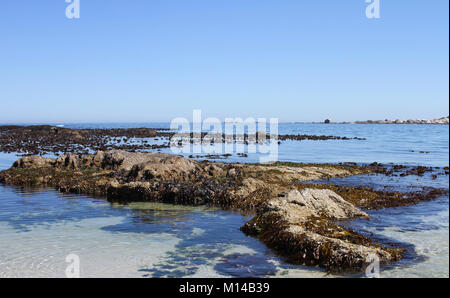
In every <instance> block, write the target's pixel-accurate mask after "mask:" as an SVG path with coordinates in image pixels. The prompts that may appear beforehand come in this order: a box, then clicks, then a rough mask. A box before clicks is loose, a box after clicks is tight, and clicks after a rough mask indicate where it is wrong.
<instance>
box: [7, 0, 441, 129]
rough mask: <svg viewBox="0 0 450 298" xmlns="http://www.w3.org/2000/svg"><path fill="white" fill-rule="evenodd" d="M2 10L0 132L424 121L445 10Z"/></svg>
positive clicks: (388, 0) (324, 3)
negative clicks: (370, 13) (58, 126)
mask: <svg viewBox="0 0 450 298" xmlns="http://www.w3.org/2000/svg"><path fill="white" fill-rule="evenodd" d="M380 1H381V19H367V18H366V16H365V8H366V5H367V4H366V3H365V1H364V0H320V1H318V0H270V1H269V0H226V1H225V0H127V1H125V0H121V1H120V0H80V3H81V18H80V19H78V20H69V19H67V18H66V16H65V8H66V6H67V4H66V3H65V1H64V0H21V1H18V0H2V1H1V2H0V123H12V122H151V121H170V120H171V119H172V118H174V117H188V118H191V117H192V110H193V109H202V111H203V115H204V116H216V117H220V118H224V117H238V116H241V117H250V116H253V117H278V118H280V121H321V120H323V119H325V118H328V117H329V118H332V119H333V120H337V121H344V120H365V119H384V118H391V119H395V118H400V119H408V118H434V117H441V116H447V115H448V114H449V113H448V111H449V103H448V98H449V85H448V80H449V60H448V59H449V57H448V54H449V38H448V35H449V27H448V26H449V25H448V24H449V15H448V13H449V7H448V6H449V2H448V0H433V1H424V0H408V1H407V0H380Z"/></svg>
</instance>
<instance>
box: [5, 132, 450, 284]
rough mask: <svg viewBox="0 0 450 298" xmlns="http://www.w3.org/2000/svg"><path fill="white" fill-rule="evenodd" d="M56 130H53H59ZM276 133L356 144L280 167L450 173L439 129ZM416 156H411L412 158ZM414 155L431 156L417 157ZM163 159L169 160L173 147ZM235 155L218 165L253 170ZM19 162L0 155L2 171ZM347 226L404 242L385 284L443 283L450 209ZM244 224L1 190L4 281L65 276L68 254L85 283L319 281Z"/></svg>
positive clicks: (433, 206) (436, 204) (417, 210)
mask: <svg viewBox="0 0 450 298" xmlns="http://www.w3.org/2000/svg"><path fill="white" fill-rule="evenodd" d="M55 124H56V123H55ZM65 127H71V128H113V127H121V128H127V127H160V128H168V127H169V124H168V123H133V124H66V125H65ZM279 133H280V134H311V135H336V136H346V137H360V138H366V140H364V141H360V140H350V141H342V140H330V141H301V142H298V141H284V142H282V143H281V144H280V146H279V148H278V159H279V160H281V161H296V162H320V163H325V162H327V163H328V162H331V163H338V162H358V163H371V162H374V161H376V162H381V163H391V162H392V163H396V164H412V165H427V166H439V167H443V166H448V165H449V126H445V125H349V124H346V125H343V124H342V125H341V124H332V125H324V124H293V123H292V124H291V123H282V124H280V125H279ZM413 151H414V152H413ZM419 151H424V152H429V153H428V154H426V153H419ZM163 152H170V150H169V149H165V150H163ZM260 155H261V154H250V155H249V157H248V158H242V157H239V156H237V155H234V154H233V155H232V156H231V157H230V158H228V159H225V160H221V161H224V162H241V163H245V162H255V161H258V158H259V157H260ZM17 158H18V157H17V156H16V155H15V154H2V153H0V169H7V168H9V167H10V166H11V164H12V163H13V161H15V160H16V159H17ZM333 182H334V183H342V184H351V185H370V186H374V187H379V188H382V187H384V186H386V185H387V186H389V188H391V189H405V188H411V187H412V188H414V187H418V186H423V185H428V186H434V187H443V188H447V189H448V187H449V180H448V176H439V177H438V179H436V180H432V179H431V177H429V176H427V175H425V176H424V177H416V176H409V177H404V178H398V177H384V176H358V177H349V178H344V179H334V180H333ZM369 213H370V215H371V219H370V220H355V221H351V222H349V223H348V225H350V226H351V227H352V228H354V229H357V230H358V231H360V232H361V233H373V234H374V235H375V237H376V238H377V240H378V241H380V242H383V241H386V242H392V241H395V242H400V243H402V244H403V246H404V247H407V248H408V253H407V255H406V258H405V259H404V260H402V261H400V262H398V263H395V264H392V265H390V266H386V267H382V272H381V276H382V277H432V276H438V277H448V276H449V201H448V197H447V196H445V197H441V198H438V199H437V200H435V201H432V202H426V203H421V204H418V205H416V206H410V207H401V208H390V209H385V210H379V211H370V212H369ZM249 218H250V217H246V216H242V215H241V214H239V213H233V212H229V211H222V210H217V209H209V208H199V207H186V206H173V205H166V204H159V203H131V204H128V205H119V204H110V203H108V202H107V201H106V200H104V199H101V198H92V197H86V196H76V195H67V194H61V193H59V192H57V191H55V190H53V189H36V188H33V189H23V188H17V187H10V186H2V185H0V277H65V270H66V267H67V265H68V263H66V262H65V258H66V256H67V255H68V254H77V255H79V257H80V264H81V276H83V277H152V276H153V277H221V276H224V277H227V276H228V277H230V276H231V277H232V276H236V277H249V276H252V277H253V276H257V277H271V276H274V277H276V276H286V277H320V276H327V275H326V273H325V272H323V271H322V270H319V269H316V268H308V267H303V266H293V265H289V264H286V263H285V262H283V260H280V259H279V258H278V257H277V256H276V255H275V254H273V253H272V252H271V251H270V250H269V249H267V248H266V247H265V246H264V245H263V244H261V243H260V242H259V241H257V240H256V239H254V238H251V237H246V236H245V235H244V234H243V233H241V232H240V230H239V227H240V226H242V225H243V224H244V223H245V222H246V221H247V220H248V219H249Z"/></svg>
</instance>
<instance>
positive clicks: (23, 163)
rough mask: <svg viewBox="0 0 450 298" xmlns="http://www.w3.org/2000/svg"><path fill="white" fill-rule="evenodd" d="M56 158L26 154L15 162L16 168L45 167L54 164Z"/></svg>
mask: <svg viewBox="0 0 450 298" xmlns="http://www.w3.org/2000/svg"><path fill="white" fill-rule="evenodd" d="M54 163H55V160H53V159H51V158H45V157H42V156H26V157H22V158H21V159H19V160H17V161H16V162H14V164H13V167H14V168H21V169H38V168H43V167H50V166H53V165H54Z"/></svg>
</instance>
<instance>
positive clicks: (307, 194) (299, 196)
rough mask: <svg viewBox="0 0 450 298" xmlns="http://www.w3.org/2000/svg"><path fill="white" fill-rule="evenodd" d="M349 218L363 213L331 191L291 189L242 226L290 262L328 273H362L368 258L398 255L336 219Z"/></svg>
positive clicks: (385, 259) (363, 215)
mask: <svg viewBox="0 0 450 298" xmlns="http://www.w3.org/2000/svg"><path fill="white" fill-rule="evenodd" d="M354 217H368V215H367V214H366V213H365V212H363V211H360V210H359V209H358V208H356V207H355V206H353V205H352V204H350V203H348V202H346V201H345V200H344V199H343V198H342V197H340V196H339V195H338V194H336V193H334V192H333V191H331V190H321V189H304V190H302V191H300V192H299V191H297V190H292V191H290V192H289V193H288V194H286V195H285V196H279V197H277V198H274V199H272V200H270V201H269V202H267V204H266V206H265V207H264V208H262V209H261V210H260V211H259V212H258V215H257V216H256V217H255V218H253V219H252V220H250V221H249V222H247V223H246V224H245V225H244V226H243V227H242V228H241V230H242V231H243V232H244V233H246V234H247V235H251V236H256V237H258V238H259V239H260V240H261V241H263V242H264V243H265V244H267V245H268V246H269V247H270V248H272V249H274V250H275V251H276V252H277V253H278V254H280V255H281V256H283V257H285V258H286V259H287V261H289V262H291V263H296V264H302V265H310V266H320V267H322V268H325V269H327V270H328V271H331V272H357V271H362V270H364V269H365V268H366V266H367V265H369V260H370V258H369V257H371V256H377V257H378V258H379V259H380V262H384V263H386V262H390V261H394V260H398V259H400V258H401V253H402V250H400V249H395V248H388V247H384V246H381V245H377V244H375V243H373V242H372V241H371V240H370V239H369V238H367V237H364V236H361V235H359V234H357V233H355V232H353V231H348V230H345V229H344V228H342V227H340V226H339V225H338V224H336V223H335V221H336V220H343V219H350V218H354Z"/></svg>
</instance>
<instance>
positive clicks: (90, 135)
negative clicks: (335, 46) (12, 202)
mask: <svg viewBox="0 0 450 298" xmlns="http://www.w3.org/2000/svg"><path fill="white" fill-rule="evenodd" d="M174 135H175V133H174V132H172V131H169V130H168V129H160V128H127V129H70V128H64V127H57V126H50V125H35V126H17V125H7V126H0V152H7V153H10V152H19V153H22V154H24V155H45V154H47V153H53V154H56V155H59V154H67V153H75V154H88V153H91V152H96V151H108V150H127V151H130V152H145V151H150V150H159V149H162V148H168V147H170V145H171V144H170V142H171V139H172V137H173V136H174ZM176 136H177V138H176V140H173V144H172V145H175V146H177V145H180V146H181V145H183V143H184V144H188V143H199V142H207V140H208V142H211V143H212V144H214V143H225V142H233V143H242V144H250V143H258V142H259V143H261V142H266V141H268V140H271V139H276V140H277V141H278V142H281V141H284V140H296V141H301V140H315V141H320V140H362V139H360V138H349V137H339V136H314V135H279V136H271V135H269V134H266V133H264V132H258V133H256V134H243V135H225V134H222V133H220V134H216V135H212V134H208V133H206V132H203V133H201V134H200V135H199V136H197V135H196V134H194V133H178V134H177V135H176ZM148 138H153V139H154V141H155V142H154V143H153V141H152V140H148ZM156 141H158V142H156ZM160 141H163V143H161V142H160Z"/></svg>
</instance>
